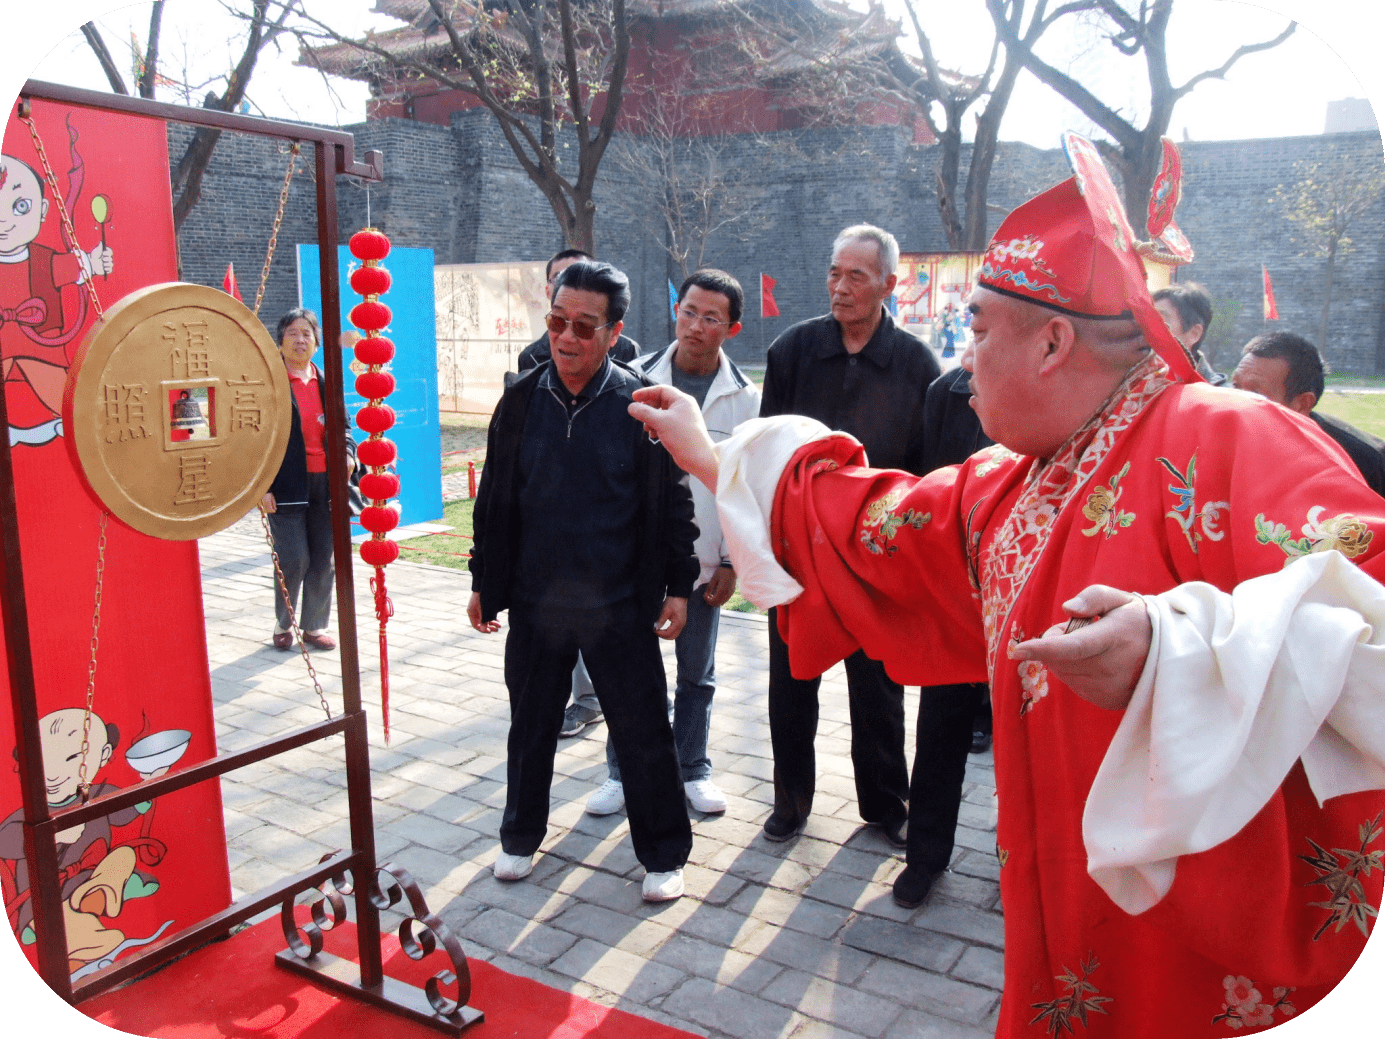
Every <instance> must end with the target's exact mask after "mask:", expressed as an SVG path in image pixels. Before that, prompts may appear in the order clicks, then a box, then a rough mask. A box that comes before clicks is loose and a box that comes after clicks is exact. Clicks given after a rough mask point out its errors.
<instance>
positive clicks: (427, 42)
mask: <svg viewBox="0 0 1386 1039" xmlns="http://www.w3.org/2000/svg"><path fill="white" fill-rule="evenodd" d="M771 2H773V0H771ZM797 2H798V3H799V4H801V5H805V6H806V7H807V12H806V13H808V14H809V15H810V19H809V21H810V24H811V28H810V29H809V31H808V32H806V33H805V35H804V36H803V37H801V38H800V39H799V40H796V41H795V42H794V43H792V44H789V45H787V46H785V47H783V48H781V49H779V50H777V51H774V52H772V53H771V54H770V55H769V56H768V58H767V63H766V65H765V67H764V68H763V69H762V70H761V75H762V76H763V78H766V79H775V78H780V77H784V76H790V75H793V74H795V73H798V72H803V71H806V70H808V69H810V68H812V67H814V66H815V65H821V64H822V62H823V59H824V58H825V57H826V58H827V59H828V61H829V62H850V61H858V60H862V59H864V58H868V57H872V56H877V55H880V54H883V53H885V52H886V51H889V50H891V49H893V48H894V47H895V40H896V38H897V37H898V36H899V35H900V22H899V21H898V20H893V19H890V18H888V17H887V16H886V14H885V11H884V9H883V8H882V7H880V6H879V5H874V6H872V7H871V8H870V9H869V10H867V11H865V12H862V11H858V10H854V9H853V8H851V7H849V6H847V4H845V3H842V2H839V0H797ZM738 3H742V4H744V3H745V0H628V3H627V5H626V11H627V14H628V16H629V17H630V18H631V19H632V20H649V21H654V20H658V19H665V18H688V19H695V20H698V21H706V20H710V19H711V20H715V18H716V16H718V15H719V14H723V13H728V14H729V13H730V12H731V11H733V10H734V9H735V8H736V6H737V4H738ZM481 7H482V4H481V3H477V2H474V0H456V7H455V8H454V10H455V15H454V18H453V24H454V26H456V27H457V28H458V29H459V30H466V31H470V30H472V29H474V28H475V19H476V17H477V14H478V13H479V9H480V8H481ZM375 12H376V13H378V14H384V15H387V16H389V17H391V18H397V19H399V20H400V21H401V22H404V23H405V24H404V25H402V26H400V27H398V28H395V29H387V30H385V31H383V32H375V33H370V34H368V35H367V37H366V38H367V39H369V40H370V41H371V42H372V43H374V44H375V45H376V46H378V47H380V48H382V49H383V50H385V51H386V52H387V53H389V54H391V55H393V56H396V57H398V58H400V59H402V60H409V59H414V60H422V61H430V60H434V59H438V58H443V57H445V56H446V55H448V54H449V53H451V51H452V45H451V42H450V41H449V39H448V35H447V33H446V32H445V31H443V29H442V26H441V25H440V24H439V23H438V19H437V17H436V16H435V15H434V13H433V9H432V8H431V7H430V6H429V5H428V0H376V3H375ZM492 31H499V33H500V34H501V36H502V38H508V39H509V41H510V42H512V43H513V44H515V45H516V46H519V47H523V46H524V41H523V39H522V38H521V37H520V35H519V34H518V33H516V32H514V30H512V29H510V28H509V26H508V25H507V24H506V20H505V19H504V18H503V17H502V18H500V19H498V20H493V21H492ZM906 58H907V60H911V61H912V62H913V59H910V58H908V56H906ZM381 61H382V59H381V58H380V57H378V56H376V55H372V54H368V53H364V52H362V51H361V50H359V49H358V48H356V47H354V46H352V45H351V44H346V43H334V44H326V45H324V46H321V47H308V46H306V45H305V46H304V48H303V51H302V52H301V53H300V55H299V59H298V62H297V63H298V64H300V65H310V66H314V67H321V68H322V69H323V70H324V71H326V72H329V73H332V74H333V75H338V76H342V77H344V78H347V79H360V80H368V81H369V80H372V79H375V78H376V77H378V76H379V75H380V72H381V68H380V65H381ZM916 64H917V62H916ZM920 72H921V74H922V72H923V69H922V67H921V68H920Z"/></svg>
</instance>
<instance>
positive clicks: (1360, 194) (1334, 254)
mask: <svg viewBox="0 0 1386 1039" xmlns="http://www.w3.org/2000/svg"><path fill="white" fill-rule="evenodd" d="M1294 170H1295V176H1296V180H1295V181H1294V182H1292V183H1290V184H1282V185H1280V186H1279V187H1277V188H1276V189H1275V192H1274V193H1273V194H1272V196H1271V198H1270V200H1269V201H1270V203H1271V204H1272V205H1274V206H1275V207H1276V208H1277V209H1279V211H1280V212H1281V214H1282V215H1283V216H1284V218H1285V221H1286V223H1287V224H1288V225H1289V227H1290V242H1291V244H1293V245H1295V246H1297V247H1298V248H1299V252H1300V255H1301V256H1310V257H1314V258H1315V259H1318V260H1321V261H1322V262H1323V309H1322V312H1321V314H1320V317H1319V348H1320V349H1321V350H1327V348H1328V321H1329V317H1330V316H1331V314H1332V312H1333V282H1334V276H1335V273H1336V267H1337V263H1338V259H1339V258H1340V257H1342V256H1343V255H1345V254H1346V253H1349V252H1351V251H1352V250H1353V249H1354V248H1355V247H1356V243H1355V242H1354V241H1353V239H1352V236H1351V232H1352V231H1353V228H1354V227H1355V226H1356V225H1358V224H1359V223H1361V220H1362V218H1363V217H1365V216H1367V215H1368V214H1370V213H1373V212H1380V210H1381V204H1382V186H1383V180H1382V170H1381V165H1380V163H1378V162H1356V161H1352V160H1350V159H1349V160H1347V161H1345V162H1344V161H1332V160H1321V161H1317V162H1297V163H1295V166H1294Z"/></svg>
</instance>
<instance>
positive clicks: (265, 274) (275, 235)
mask: <svg viewBox="0 0 1386 1039" xmlns="http://www.w3.org/2000/svg"><path fill="white" fill-rule="evenodd" d="M299 150H300V145H299V142H298V141H294V143H293V146H292V147H291V148H290V149H289V168H288V169H286V170H285V171H284V186H283V187H282V188H280V189H279V208H278V209H277V210H275V213H274V226H273V227H271V228H270V237H269V247H268V248H267V249H266V250H265V265H264V266H263V267H262V268H260V287H259V288H258V289H256V290H255V316H256V317H259V316H260V304H261V303H263V302H264V300H265V286H266V285H267V284H268V283H269V273H270V264H272V263H274V250H275V247H276V246H277V245H278V244H279V225H280V224H282V223H283V222H284V207H285V206H287V205H288V204H289V184H290V182H292V181H293V179H294V166H295V165H296V164H297V162H298V153H299Z"/></svg>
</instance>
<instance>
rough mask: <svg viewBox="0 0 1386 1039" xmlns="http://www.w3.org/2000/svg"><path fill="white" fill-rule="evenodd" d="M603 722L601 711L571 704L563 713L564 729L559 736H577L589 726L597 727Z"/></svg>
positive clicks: (559, 732) (560, 730) (559, 731)
mask: <svg viewBox="0 0 1386 1039" xmlns="http://www.w3.org/2000/svg"><path fill="white" fill-rule="evenodd" d="M601 720H602V712H601V710H600V709H599V710H595V711H594V710H592V709H591V708H589V707H584V706H582V704H580V703H574V704H569V705H568V709H567V710H566V711H564V712H563V728H561V729H559V730H558V735H559V736H576V735H577V734H578V733H580V732H582V730H583V729H585V728H587V727H588V726H589V725H596V724H597V722H599V721H601Z"/></svg>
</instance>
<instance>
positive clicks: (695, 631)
mask: <svg viewBox="0 0 1386 1039" xmlns="http://www.w3.org/2000/svg"><path fill="white" fill-rule="evenodd" d="M744 303H745V297H744V295H743V293H742V291H741V284H740V283H739V282H738V281H737V280H736V279H735V278H733V277H732V276H731V275H730V274H728V273H727V272H726V271H719V270H711V269H709V270H701V271H697V272H695V273H694V274H692V275H691V276H689V277H688V279H687V280H685V281H684V283H683V287H682V288H680V289H679V297H678V320H677V324H676V325H675V329H676V332H677V335H678V338H677V339H675V340H674V342H673V343H672V344H670V345H669V347H668V348H667V349H665V350H662V351H660V352H659V353H656V354H650V355H648V356H646V357H642V358H640V359H639V360H637V361H636V362H635V365H634V367H635V369H636V371H639V372H642V373H643V374H644V375H646V376H647V377H648V378H649V379H650V380H651V381H653V382H656V383H665V384H668V385H672V386H676V387H677V388H678V389H680V390H683V391H684V392H685V393H688V394H690V395H692V397H693V398H694V399H695V400H696V401H697V402H698V406H699V407H700V408H702V412H703V421H704V422H705V423H706V424H707V428H708V430H709V431H710V432H711V435H712V438H713V439H714V440H723V439H725V438H726V437H728V436H730V435H731V431H732V430H733V429H735V428H736V427H737V426H739V425H740V424H741V423H743V422H745V421H746V420H747V419H750V418H755V417H756V415H757V414H758V412H759V410H760V391H759V390H758V389H756V388H755V385H754V384H752V382H751V380H750V379H748V378H746V376H745V375H744V374H742V372H741V369H740V368H738V367H737V366H736V365H735V364H733V363H732V360H731V358H730V357H728V356H727V354H726V351H724V350H723V349H722V344H723V343H724V342H725V341H726V340H728V339H731V338H732V337H733V336H735V335H736V334H737V333H738V332H740V331H741V311H742V307H743V306H744ZM693 518H694V520H695V521H696V522H697V524H698V540H697V541H696V542H695V543H694V546H693V548H694V551H695V552H696V553H697V556H698V564H699V566H700V567H701V570H700V572H699V574H698V580H697V582H696V584H695V586H694V590H693V595H692V597H691V598H690V599H689V600H688V622H687V623H686V624H685V625H684V628H683V631H682V632H681V633H680V634H679V637H678V638H677V639H675V641H674V656H675V658H676V659H677V661H678V679H677V682H676V684H675V686H674V744H675V746H676V747H677V748H678V754H679V769H680V771H681V772H682V775H683V790H684V793H685V794H686V795H687V797H688V803H689V804H690V805H692V806H693V808H694V809H696V810H697V811H699V812H703V813H706V814H716V813H718V812H725V811H726V810H727V798H726V795H725V794H723V793H722V791H721V790H719V789H718V788H717V784H716V783H714V782H713V781H712V761H711V759H710V758H709V757H708V754H707V735H708V727H709V725H710V724H711V722H712V697H713V693H714V691H715V689H716V673H715V670H714V663H713V660H714V654H715V652H716V649H717V622H718V619H719V618H720V617H721V613H722V604H723V603H725V602H726V601H727V600H728V599H730V598H731V594H732V592H734V591H735V590H736V571H735V570H734V569H732V564H731V559H730V558H729V557H728V555H727V546H726V543H725V541H724V539H723V538H722V527H721V524H720V523H719V522H718V520H717V502H716V501H715V500H714V499H713V495H712V492H711V491H709V490H708V489H707V488H706V487H704V486H703V485H702V484H695V485H694V486H693ZM606 764H607V777H608V778H607V780H606V782H605V783H603V784H602V786H601V787H600V788H599V789H598V790H597V791H596V793H594V794H593V795H592V796H591V797H590V798H588V800H587V811H588V813H589V814H591V815H610V814H611V813H613V812H618V811H620V810H621V808H622V807H623V806H624V805H625V803H626V797H625V786H624V784H623V783H622V781H621V768H620V763H619V762H618V761H617V760H616V755H615V753H614V752H613V747H612V744H611V743H610V741H608V742H607V745H606Z"/></svg>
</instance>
